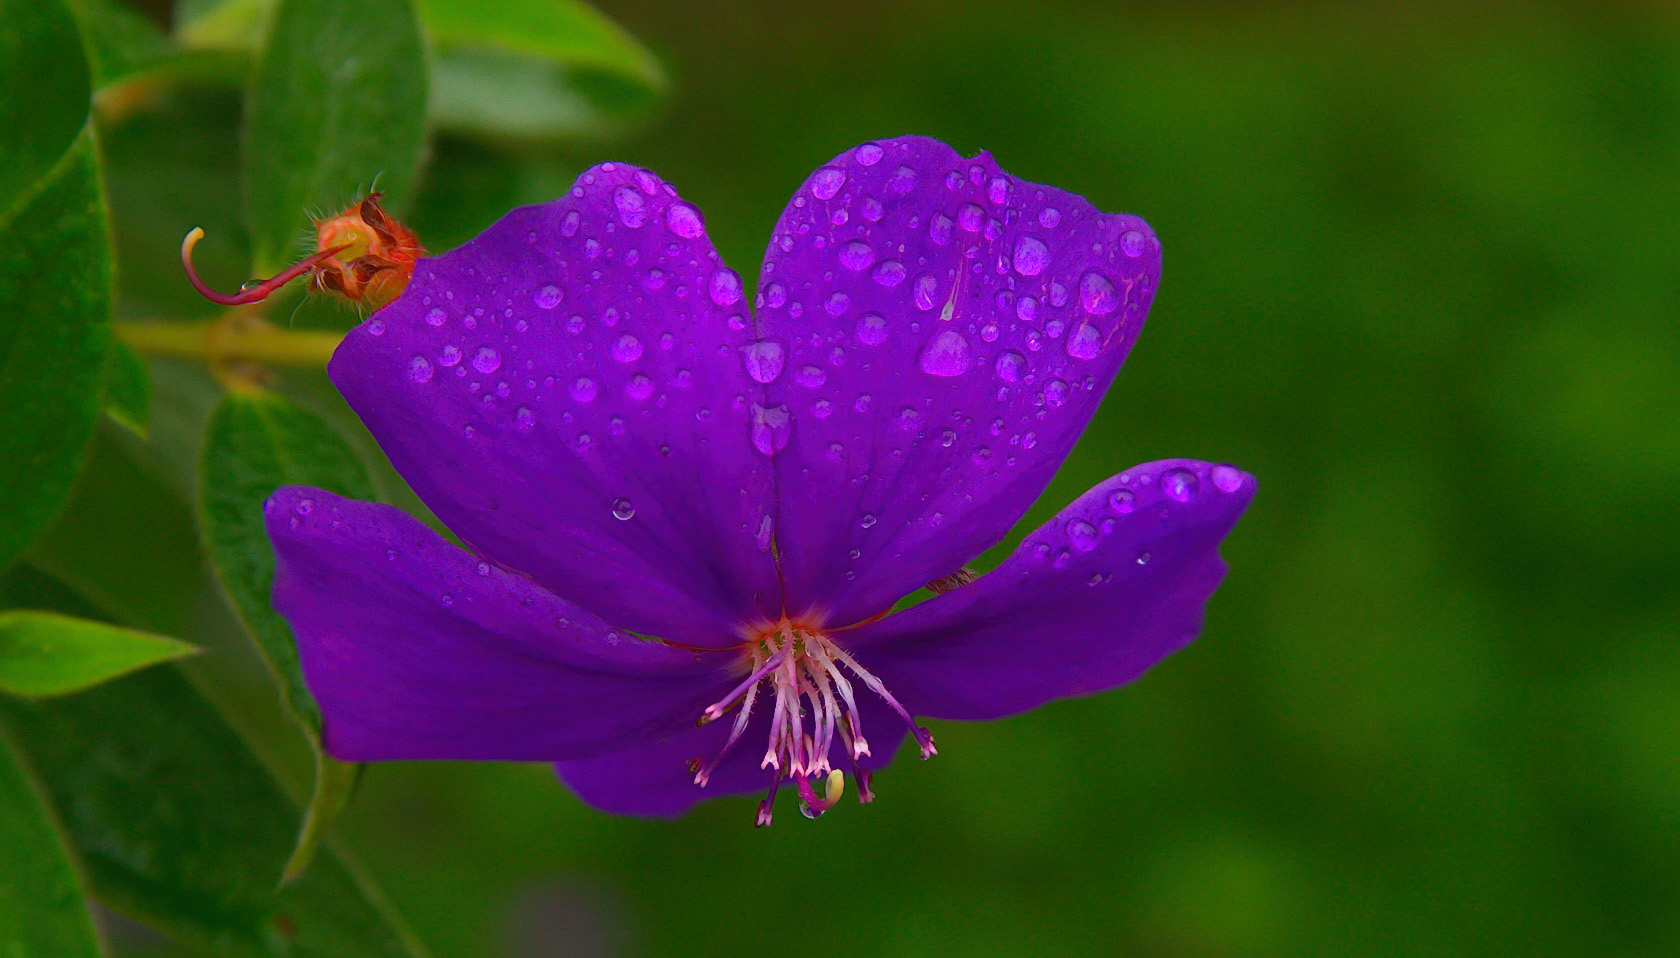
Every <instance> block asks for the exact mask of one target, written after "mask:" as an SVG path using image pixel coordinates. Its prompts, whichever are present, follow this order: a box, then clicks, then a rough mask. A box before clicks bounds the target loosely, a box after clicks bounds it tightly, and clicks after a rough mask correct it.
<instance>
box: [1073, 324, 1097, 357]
mask: <svg viewBox="0 0 1680 958" xmlns="http://www.w3.org/2000/svg"><path fill="white" fill-rule="evenodd" d="M1101 352H1102V333H1100V332H1098V331H1097V327H1095V326H1093V325H1091V324H1090V323H1080V324H1079V328H1078V329H1075V330H1074V331H1073V335H1072V336H1069V337H1068V340H1067V353H1068V355H1069V356H1072V357H1073V358H1074V359H1096V358H1097V354H1098V353H1101Z"/></svg>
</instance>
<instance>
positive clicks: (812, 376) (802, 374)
mask: <svg viewBox="0 0 1680 958" xmlns="http://www.w3.org/2000/svg"><path fill="white" fill-rule="evenodd" d="M793 378H794V382H797V383H798V384H799V385H801V386H804V387H805V388H806V389H816V388H817V387H818V386H821V385H822V384H823V383H825V382H828V373H825V372H823V371H822V369H820V368H819V367H816V366H801V367H799V372H797V373H795V374H794V377H793Z"/></svg>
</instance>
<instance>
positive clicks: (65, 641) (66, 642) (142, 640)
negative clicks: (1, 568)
mask: <svg viewBox="0 0 1680 958" xmlns="http://www.w3.org/2000/svg"><path fill="white" fill-rule="evenodd" d="M196 651H197V649H194V648H193V647H192V646H190V645H188V644H187V643H185V642H180V641H177V640H175V639H170V638H165V637H164V636H161V635H152V634H151V633H149V632H136V631H134V630H133V629H124V628H120V627H118V626H114V625H106V624H105V623H103V622H94V621H91V620H89V619H79V618H76V617H74V616H68V615H60V614H58V613H56V612H39V611H35V610H29V609H11V610H7V611H4V612H0V692H9V693H11V694H13V695H25V696H29V697H32V698H41V697H44V696H49V695H63V694H66V693H68V692H79V691H81V690H82V689H85V688H89V687H91V686H94V685H98V684H99V683H101V682H106V681H109V680H111V679H114V678H116V677H117V676H119V675H124V674H127V673H129V672H133V671H135V670H137V669H143V668H145V667H146V666H148V665H156V664H157V663H159V662H167V661H169V660H170V659H178V658H180V657H182V656H184V655H191V654H192V653H194V652H196Z"/></svg>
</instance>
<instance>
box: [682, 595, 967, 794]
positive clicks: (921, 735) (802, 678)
mask: <svg viewBox="0 0 1680 958" xmlns="http://www.w3.org/2000/svg"><path fill="white" fill-rule="evenodd" d="M749 648H750V651H749V652H748V656H747V662H746V665H747V666H748V668H747V676H746V678H744V679H742V680H741V681H740V682H739V683H737V684H736V685H735V687H734V688H732V689H730V690H729V692H728V693H727V694H725V695H724V696H723V697H722V698H721V699H719V700H718V701H716V702H714V703H713V704H711V705H709V706H707V707H706V708H705V710H704V711H702V712H701V714H700V718H699V722H698V724H700V725H706V724H708V723H710V722H713V721H716V720H717V719H719V718H721V717H723V716H724V715H726V714H728V712H729V711H730V710H731V709H733V708H735V707H736V705H737V704H739V706H740V711H739V713H738V714H737V715H736V716H735V720H734V723H733V725H732V727H731V728H730V731H729V735H728V737H727V738H726V740H725V741H724V743H723V747H722V748H720V749H719V750H718V752H717V754H716V755H714V756H713V757H712V759H711V761H709V762H706V763H705V764H704V765H703V766H702V765H699V764H698V760H696V764H695V765H693V766H690V767H691V769H694V782H695V784H696V785H700V786H704V785H706V784H707V782H708V781H710V779H711V776H712V774H713V773H714V772H715V771H716V770H717V768H718V766H719V764H720V763H721V762H722V760H723V758H724V756H725V755H727V754H728V753H729V751H730V749H732V748H733V747H734V746H735V743H736V742H737V741H738V740H739V739H740V738H741V736H742V735H743V734H745V732H746V729H747V726H748V725H749V724H751V723H752V719H753V709H754V707H755V706H756V705H757V703H758V701H759V690H760V686H762V685H763V684H764V683H766V682H768V683H769V684H770V689H769V690H768V691H767V692H766V693H765V698H766V699H768V700H769V701H767V703H766V705H765V706H764V707H767V708H769V709H770V715H769V726H770V728H769V737H768V741H767V742H766V743H765V750H764V757H763V759H762V760H761V761H760V762H759V767H760V768H765V769H769V770H771V783H770V790H769V793H768V794H767V795H766V796H765V798H764V801H763V802H762V803H761V804H760V805H759V811H758V824H759V825H761V826H762V825H768V824H770V816H771V811H772V807H773V806H774V804H775V799H776V792H777V790H778V789H779V788H780V787H781V784H782V782H783V781H786V780H790V779H791V780H792V781H793V783H794V786H795V788H796V789H797V790H798V792H799V798H800V807H801V810H802V811H804V813H805V814H806V815H808V816H809V817H812V818H815V817H817V816H819V815H821V814H823V813H824V812H826V811H828V810H829V809H830V808H832V807H834V804H835V803H836V802H837V801H839V799H840V796H841V793H842V792H843V791H844V788H845V775H844V774H843V773H841V772H840V771H839V770H837V769H835V768H833V766H832V763H831V761H830V759H829V753H830V751H831V750H832V749H833V747H834V741H835V737H836V735H838V736H839V739H840V742H841V743H842V745H843V747H844V748H845V750H846V756H847V758H848V759H849V764H850V765H851V767H852V774H853V777H855V778H856V779H857V782H858V789H857V791H858V801H860V802H868V801H872V800H873V799H874V797H875V795H874V792H873V791H871V790H870V787H869V774H868V773H867V772H866V771H864V770H863V769H862V768H860V767H859V766H858V761H859V760H860V759H862V758H864V757H865V756H867V755H869V743H868V741H866V740H865V739H864V737H863V727H862V724H861V716H862V713H861V710H860V709H859V708H858V701H857V692H856V690H855V689H854V688H853V686H852V682H851V680H850V679H849V678H847V676H846V674H845V673H846V672H852V673H854V674H855V676H856V677H857V678H858V679H859V680H861V681H862V682H863V684H864V686H865V687H867V688H868V689H869V690H870V691H871V692H874V693H875V694H876V695H878V696H880V697H881V699H882V701H884V702H885V703H886V704H887V705H888V707H890V708H891V709H892V710H893V711H894V712H895V713H897V714H898V716H899V717H900V718H902V719H904V722H905V724H906V725H908V726H909V727H910V730H911V732H912V734H913V735H914V736H915V738H916V744H917V745H918V746H919V747H920V748H921V752H922V757H923V758H928V757H930V756H932V755H935V754H937V753H938V750H937V749H936V748H935V747H934V744H933V736H932V735H930V734H928V731H927V729H925V728H921V727H920V726H918V725H917V724H916V722H915V719H914V718H912V717H911V715H910V713H909V711H908V710H907V709H906V708H905V707H904V706H903V705H902V704H901V703H900V702H899V701H898V700H897V699H896V698H894V697H893V696H892V694H891V693H889V692H888V691H887V689H886V686H885V685H884V684H883V683H882V682H881V680H880V679H879V678H877V677H876V676H875V675H874V674H872V673H871V672H869V670H867V669H865V668H864V667H863V666H862V665H860V664H859V663H858V662H857V660H856V659H854V658H852V656H850V655H848V654H847V653H846V651H845V650H844V649H841V648H840V647H839V646H837V645H836V644H835V643H834V642H833V641H832V640H831V639H829V638H828V637H827V636H825V635H823V634H822V633H820V632H816V631H810V630H806V629H803V628H800V627H797V626H795V625H793V624H791V623H789V622H786V621H784V622H782V623H781V624H780V626H778V627H777V628H776V629H774V630H773V631H769V632H766V633H764V634H762V635H761V637H760V638H759V639H758V641H757V642H756V643H754V644H753V645H752V646H750V647H749ZM842 666H844V668H842ZM807 716H808V717H809V719H810V724H809V726H807V725H806V719H807ZM819 781H820V782H821V783H822V787H821V788H820V789H819V788H818V787H817V784H816V783H818V782H819ZM819 792H820V793H821V794H819Z"/></svg>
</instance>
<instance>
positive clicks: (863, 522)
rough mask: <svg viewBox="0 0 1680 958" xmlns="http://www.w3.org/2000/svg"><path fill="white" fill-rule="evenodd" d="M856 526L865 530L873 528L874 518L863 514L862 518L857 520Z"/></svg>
mask: <svg viewBox="0 0 1680 958" xmlns="http://www.w3.org/2000/svg"><path fill="white" fill-rule="evenodd" d="M858 525H860V526H863V527H864V528H865V529H870V528H873V527H874V525H875V517H874V516H872V515H870V514H868V513H864V515H863V518H861V519H859V520H858Z"/></svg>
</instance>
